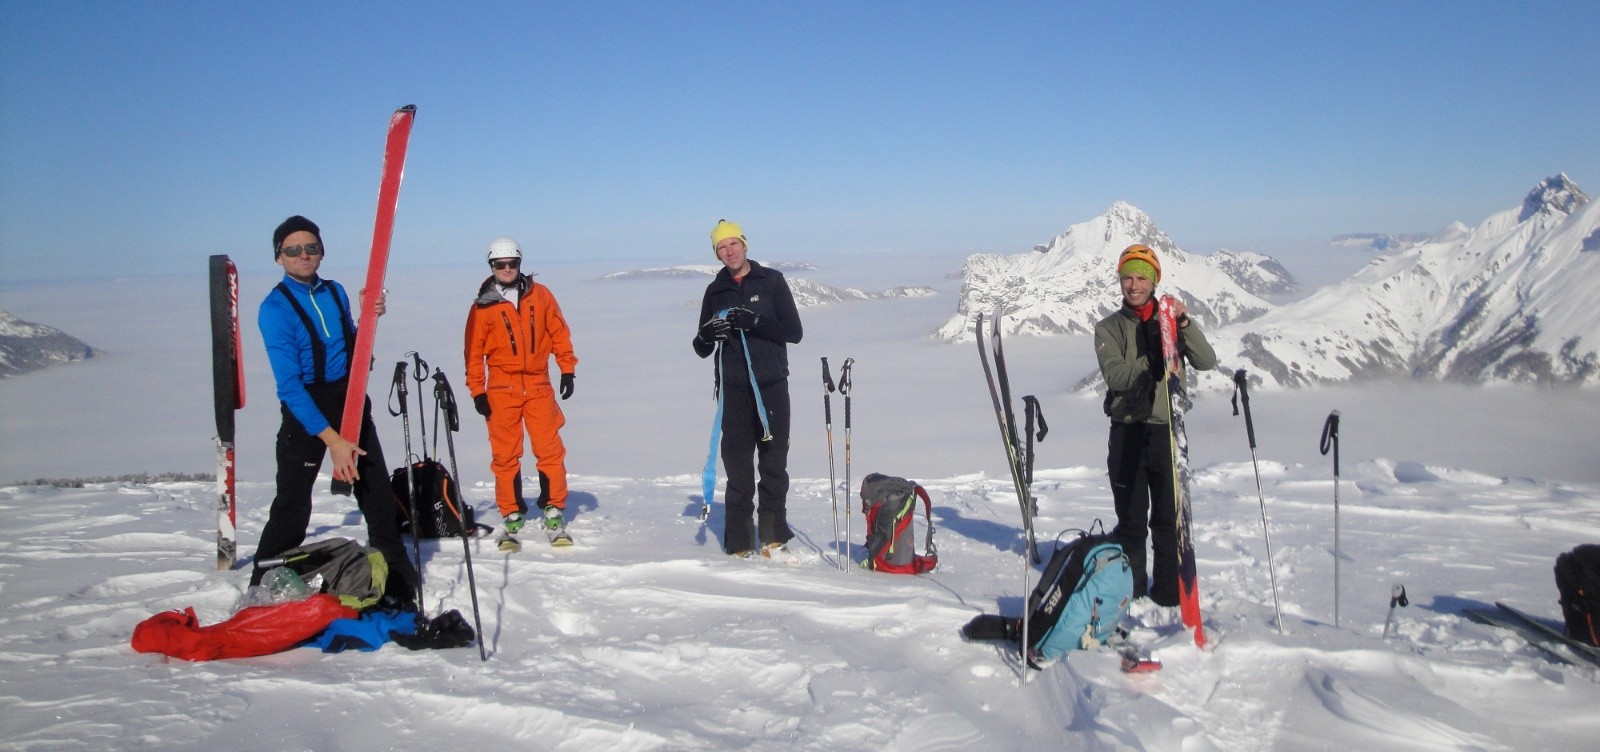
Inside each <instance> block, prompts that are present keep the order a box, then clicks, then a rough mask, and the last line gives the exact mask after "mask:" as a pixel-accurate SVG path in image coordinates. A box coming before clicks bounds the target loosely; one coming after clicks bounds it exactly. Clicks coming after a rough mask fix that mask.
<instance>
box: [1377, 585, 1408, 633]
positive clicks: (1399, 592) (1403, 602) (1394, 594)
mask: <svg viewBox="0 0 1600 752" xmlns="http://www.w3.org/2000/svg"><path fill="white" fill-rule="evenodd" d="M1409 605H1411V601H1409V600H1407V599H1406V586H1405V585H1401V584H1400V583H1398V582H1397V583H1395V584H1394V587H1392V588H1389V615H1388V616H1385V617H1383V639H1385V640H1387V639H1389V622H1390V621H1392V620H1393V619H1394V607H1395V606H1399V607H1401V608H1405V607H1406V606H1409Z"/></svg>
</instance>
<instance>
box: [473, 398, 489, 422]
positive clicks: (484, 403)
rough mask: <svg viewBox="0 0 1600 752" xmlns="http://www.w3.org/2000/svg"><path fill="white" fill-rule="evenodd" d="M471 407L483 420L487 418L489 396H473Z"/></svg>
mask: <svg viewBox="0 0 1600 752" xmlns="http://www.w3.org/2000/svg"><path fill="white" fill-rule="evenodd" d="M472 407H473V409H475V410H477V411H478V414H479V415H482V416H483V417H485V418H487V417H489V395H487V394H478V395H474V396H473V397H472Z"/></svg>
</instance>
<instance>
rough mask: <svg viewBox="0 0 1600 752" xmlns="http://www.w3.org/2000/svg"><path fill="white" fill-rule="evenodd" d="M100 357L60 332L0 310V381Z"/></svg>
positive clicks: (78, 341) (96, 352) (95, 352)
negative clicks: (62, 364)
mask: <svg viewBox="0 0 1600 752" xmlns="http://www.w3.org/2000/svg"><path fill="white" fill-rule="evenodd" d="M98 354H100V353H99V351H97V350H95V349H94V348H92V347H90V346H88V345H86V344H84V343H83V342H82V341H80V340H78V339H77V338H75V337H73V336H71V335H69V334H66V333H65V332H62V331H61V330H59V329H55V328H52V327H48V326H45V325H43V324H35V323H32V322H28V321H23V320H22V319H19V318H17V317H16V316H14V315H12V314H10V313H8V312H6V311H0V379H3V378H6V377H8V376H17V375H21V374H24V373H28V372H30V371H37V370H39V369H41V368H48V367H50V366H53V365H59V364H61V363H71V362H73V361H77V360H86V359H88V358H92V357H94V356H96V355H98Z"/></svg>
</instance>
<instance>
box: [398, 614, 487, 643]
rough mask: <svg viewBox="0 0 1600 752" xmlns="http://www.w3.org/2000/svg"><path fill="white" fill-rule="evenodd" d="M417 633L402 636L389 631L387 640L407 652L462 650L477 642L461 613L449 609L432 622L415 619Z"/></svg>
mask: <svg viewBox="0 0 1600 752" xmlns="http://www.w3.org/2000/svg"><path fill="white" fill-rule="evenodd" d="M417 621H418V624H417V631H416V632H415V633H413V634H404V633H401V632H397V631H394V630H390V632H389V639H391V640H394V641H395V643H396V644H398V645H400V646H401V647H403V648H406V649H407V650H428V649H432V650H444V649H447V648H464V647H467V646H468V645H472V644H473V643H475V642H476V641H477V634H476V633H474V632H473V631H472V625H470V624H468V623H467V620H466V619H465V618H463V617H462V616H461V612H460V611H457V610H456V609H453V608H452V609H450V610H449V611H446V612H444V613H442V614H440V615H439V616H437V617H435V618H434V619H432V620H429V619H428V618H427V617H424V616H420V615H419V616H418V617H417Z"/></svg>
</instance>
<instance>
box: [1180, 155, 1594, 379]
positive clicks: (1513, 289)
mask: <svg viewBox="0 0 1600 752" xmlns="http://www.w3.org/2000/svg"><path fill="white" fill-rule="evenodd" d="M1597 300H1600V208H1597V206H1596V204H1595V203H1593V202H1591V201H1590V200H1589V196H1587V195H1586V194H1584V192H1583V191H1582V190H1580V189H1579V188H1578V186H1577V184H1575V183H1573V182H1572V180H1571V179H1570V178H1568V177H1567V176H1566V175H1565V174H1560V175H1556V176H1554V177H1551V178H1547V179H1545V180H1543V181H1541V182H1540V183H1539V184H1538V185H1537V186H1535V187H1534V189H1533V190H1532V191H1530V192H1529V193H1528V195H1527V197H1526V198H1525V199H1524V200H1523V202H1522V205H1521V206H1518V207H1515V208H1512V209H1508V210H1505V211H1502V212H1499V213H1497V214H1494V215H1492V216H1490V217H1489V218H1487V219H1485V220H1483V221H1482V222H1480V223H1479V224H1478V225H1477V226H1476V227H1467V226H1466V225H1463V224H1461V223H1459V222H1457V223H1453V224H1451V225H1450V226H1449V227H1446V228H1445V229H1443V230H1441V231H1440V232H1438V233H1436V234H1434V235H1433V236H1431V237H1429V238H1427V239H1425V240H1422V241H1421V242H1417V243H1414V244H1412V245H1410V246H1409V247H1407V248H1405V249H1404V250H1402V251H1400V252H1398V253H1394V254H1391V255H1387V256H1382V257H1380V258H1377V259H1374V260H1373V261H1372V262H1371V263H1370V264H1369V265H1368V266H1367V267H1366V268H1364V269H1362V270H1361V271H1360V272H1357V273H1356V274H1355V275H1354V276H1352V277H1350V278H1349V279H1347V280H1345V281H1343V282H1340V283H1338V284H1335V285H1331V286H1328V287H1325V288H1322V289H1320V290H1318V291H1316V292H1315V293H1314V294H1312V295H1311V296H1309V297H1307V298H1305V299H1304V300H1301V301H1298V302H1296V303H1293V304H1290V305H1286V306H1283V307H1281V308H1278V309H1275V310H1273V311H1271V312H1269V313H1266V314H1263V315H1262V316H1261V317H1260V318H1258V319H1256V320H1254V321H1251V322H1250V323H1249V324H1247V325H1246V324H1235V325H1233V326H1229V327H1225V328H1223V329H1221V330H1219V331H1217V332H1215V333H1214V334H1211V336H1210V337H1209V339H1210V341H1211V342H1212V344H1213V346H1215V347H1216V349H1217V355H1218V357H1219V359H1220V360H1221V362H1222V363H1223V364H1224V365H1226V366H1227V367H1229V368H1239V367H1243V368H1246V369H1248V371H1249V372H1250V373H1251V374H1252V379H1253V380H1256V381H1258V382H1259V383H1261V384H1263V385H1267V386H1288V387H1297V386H1306V385H1310V384H1320V383H1335V382H1346V381H1358V380H1363V379H1372V378H1382V377H1391V376H1409V377H1415V378H1421V379H1428V380H1439V381H1451V382H1462V383H1472V384H1481V383H1494V382H1518V383H1538V384H1570V383H1581V384H1596V383H1600V352H1597V351H1600V305H1597ZM1219 377H1220V375H1219Z"/></svg>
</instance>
